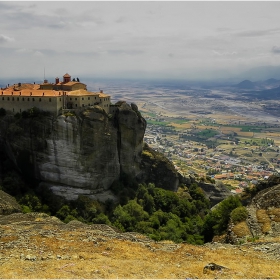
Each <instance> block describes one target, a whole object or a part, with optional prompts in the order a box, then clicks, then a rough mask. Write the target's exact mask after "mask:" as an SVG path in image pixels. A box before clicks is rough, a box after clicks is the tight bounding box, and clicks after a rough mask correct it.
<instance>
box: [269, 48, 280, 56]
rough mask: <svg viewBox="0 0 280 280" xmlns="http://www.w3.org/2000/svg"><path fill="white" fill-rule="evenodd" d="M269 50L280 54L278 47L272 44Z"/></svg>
mask: <svg viewBox="0 0 280 280" xmlns="http://www.w3.org/2000/svg"><path fill="white" fill-rule="evenodd" d="M271 52H272V53H274V54H280V47H277V46H274V47H273V48H272V50H271Z"/></svg>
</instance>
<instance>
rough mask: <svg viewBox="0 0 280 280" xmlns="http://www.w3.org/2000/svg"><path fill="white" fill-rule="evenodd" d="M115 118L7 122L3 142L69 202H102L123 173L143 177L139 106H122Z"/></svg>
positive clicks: (94, 111) (99, 114)
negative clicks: (80, 199)
mask: <svg viewBox="0 0 280 280" xmlns="http://www.w3.org/2000/svg"><path fill="white" fill-rule="evenodd" d="M118 105H119V106H118V108H117V112H116V114H115V115H114V116H111V115H107V114H106V113H105V111H104V110H103V109H101V108H100V107H98V106H94V107H91V108H89V109H86V110H84V111H82V112H81V113H80V114H79V115H78V116H73V115H71V114H68V116H67V115H61V116H59V117H57V118H52V117H50V116H41V115H39V116H36V117H29V118H24V119H23V118H21V119H18V120H17V121H16V122H15V121H14V117H11V116H6V117H5V118H2V120H1V134H0V138H1V140H2V143H3V145H4V146H5V150H6V152H7V153H8V155H9V157H10V158H11V159H12V160H13V161H14V163H15V164H16V165H17V166H18V168H19V170H20V171H21V172H22V173H24V174H29V175H30V176H31V177H32V176H33V177H35V178H36V179H38V180H39V181H40V182H41V186H43V187H49V188H50V189H51V190H52V191H53V192H54V193H55V194H57V195H60V196H63V197H65V198H66V199H69V200H71V199H76V198H77V197H78V195H79V194H84V195H89V196H91V197H92V198H96V196H99V197H98V198H99V199H101V200H102V199H103V200H105V199H106V198H110V197H111V196H110V193H109V192H107V190H108V189H109V187H110V186H111V184H112V183H113V182H114V181H115V180H118V179H119V177H120V173H121V172H122V173H124V174H130V176H132V177H136V176H138V175H139V174H140V173H141V169H140V163H141V153H142V147H143V142H142V141H143V137H144V133H145V129H146V121H145V119H144V118H142V117H141V114H140V112H139V111H138V109H137V106H136V105H132V106H130V105H129V104H127V103H125V102H122V103H119V104H118Z"/></svg>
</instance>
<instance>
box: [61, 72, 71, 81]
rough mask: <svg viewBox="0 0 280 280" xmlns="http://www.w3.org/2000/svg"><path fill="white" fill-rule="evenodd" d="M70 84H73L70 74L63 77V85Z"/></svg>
mask: <svg viewBox="0 0 280 280" xmlns="http://www.w3.org/2000/svg"><path fill="white" fill-rule="evenodd" d="M68 82H71V76H70V75H69V74H68V73H66V74H65V75H64V76H63V83H68Z"/></svg>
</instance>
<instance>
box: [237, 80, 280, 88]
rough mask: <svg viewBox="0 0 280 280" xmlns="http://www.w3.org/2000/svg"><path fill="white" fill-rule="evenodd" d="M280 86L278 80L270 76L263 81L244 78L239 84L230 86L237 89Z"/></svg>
mask: <svg viewBox="0 0 280 280" xmlns="http://www.w3.org/2000/svg"><path fill="white" fill-rule="evenodd" d="M278 86H280V80H277V79H274V78H271V79H268V80H265V81H257V82H252V81H250V80H244V81H242V82H240V83H239V84H235V85H233V86H232V87H234V88H238V89H272V88H276V87H278Z"/></svg>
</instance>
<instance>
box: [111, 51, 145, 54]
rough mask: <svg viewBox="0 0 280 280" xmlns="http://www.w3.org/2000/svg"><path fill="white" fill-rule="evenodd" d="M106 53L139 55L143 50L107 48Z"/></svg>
mask: <svg viewBox="0 0 280 280" xmlns="http://www.w3.org/2000/svg"><path fill="white" fill-rule="evenodd" d="M107 53H108V54H112V55H139V54H143V53H144V51H140V50H108V51H107Z"/></svg>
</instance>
